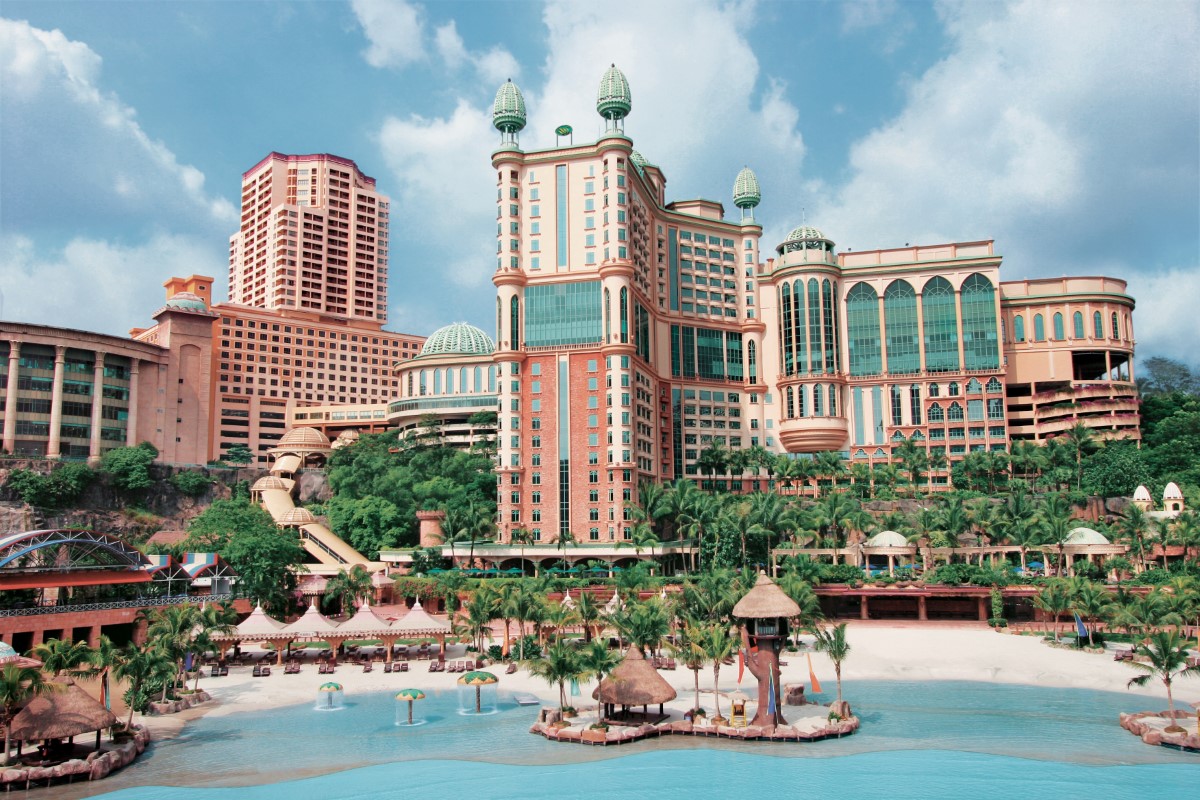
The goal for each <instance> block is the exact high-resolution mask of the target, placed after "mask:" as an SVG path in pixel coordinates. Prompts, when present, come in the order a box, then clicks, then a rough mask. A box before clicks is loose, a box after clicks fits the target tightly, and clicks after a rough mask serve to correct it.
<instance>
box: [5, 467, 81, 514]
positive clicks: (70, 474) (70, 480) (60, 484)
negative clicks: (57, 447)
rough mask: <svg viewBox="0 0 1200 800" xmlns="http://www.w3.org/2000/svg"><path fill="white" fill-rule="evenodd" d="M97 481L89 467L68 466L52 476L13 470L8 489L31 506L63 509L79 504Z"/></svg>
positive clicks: (55, 471) (59, 468)
mask: <svg viewBox="0 0 1200 800" xmlns="http://www.w3.org/2000/svg"><path fill="white" fill-rule="evenodd" d="M95 479H96V473H95V472H93V471H92V469H91V468H90V467H88V465H87V464H75V463H68V464H63V465H61V466H59V467H58V468H57V469H55V470H54V471H53V472H51V473H50V474H49V475H42V474H41V473H40V472H34V471H32V470H28V469H16V470H13V471H12V474H11V475H9V477H8V483H7V487H8V488H9V489H10V490H11V491H12V492H14V493H15V494H16V495H17V496H18V497H20V498H21V500H22V501H24V502H25V503H28V504H29V505H31V506H39V507H41V508H61V507H62V506H66V505H70V504H71V503H73V502H75V501H76V500H78V499H79V497H80V496H81V495H82V494H83V492H84V490H85V489H87V487H88V486H89V485H90V484H91V483H92V481H94V480H95Z"/></svg>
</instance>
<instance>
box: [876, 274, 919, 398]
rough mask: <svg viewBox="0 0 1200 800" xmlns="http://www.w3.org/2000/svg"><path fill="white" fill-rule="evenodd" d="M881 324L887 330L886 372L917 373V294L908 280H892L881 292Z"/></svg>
mask: <svg viewBox="0 0 1200 800" xmlns="http://www.w3.org/2000/svg"><path fill="white" fill-rule="evenodd" d="M883 325H884V328H885V329H886V331H887V369H888V374H889V375H908V374H912V373H914V372H919V371H920V369H921V360H920V359H921V353H920V350H919V347H918V344H917V295H916V293H915V292H914V291H913V288H912V286H911V285H910V284H909V283H908V281H903V280H897V281H892V282H891V283H890V284H888V287H887V289H886V290H885V291H884V293H883Z"/></svg>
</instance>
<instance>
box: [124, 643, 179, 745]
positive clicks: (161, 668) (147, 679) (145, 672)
mask: <svg viewBox="0 0 1200 800" xmlns="http://www.w3.org/2000/svg"><path fill="white" fill-rule="evenodd" d="M173 669H174V662H173V661H172V660H171V657H170V656H169V655H167V654H166V653H165V652H163V650H161V649H160V648H158V647H156V646H153V645H145V646H142V647H139V646H137V645H135V644H132V643H131V644H128V645H126V646H125V647H123V648H122V649H121V651H120V657H119V660H118V661H117V662H116V663H115V664H114V665H113V675H114V676H116V678H117V680H123V681H126V682H128V684H129V688H127V689H126V690H125V701H126V703H127V704H128V705H129V719H128V720H126V722H125V727H126V728H129V727H131V726H132V725H133V712H134V710H135V709H137V708H140V707H144V706H145V700H146V698H145V696H144V692H145V690H146V689H147V688H148V687H151V686H153V685H154V682H155V681H160V680H161V681H162V682H163V684H164V685H166V682H167V679H168V678H169V677H170V675H171V674H172V670H173Z"/></svg>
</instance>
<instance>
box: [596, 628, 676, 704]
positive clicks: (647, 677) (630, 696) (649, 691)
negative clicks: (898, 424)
mask: <svg viewBox="0 0 1200 800" xmlns="http://www.w3.org/2000/svg"><path fill="white" fill-rule="evenodd" d="M592 697H593V698H594V699H596V700H599V701H600V702H601V704H602V705H603V706H605V708H604V713H603V714H602V715H601V716H602V717H605V718H608V719H612V720H614V721H621V719H622V718H627V717H628V716H629V708H630V707H631V706H641V707H642V716H643V717H644V718H648V717H649V707H650V706H651V705H655V704H657V705H658V715H659V717H660V719H661V718H664V717H665V715H664V713H663V704H664V703H668V702H670V701H671V700H674V699H675V697H676V692H675V689H674V688H673V687H672V686H671V684H669V683H667V682H666V680H665V679H664V678H663V676H662V675H659V674H658V670H656V669H655V668H654V666H653V665H652V664H651V663H650V662H649V661H647V660H646V658H645V656H643V655H642V651H641V650H639V649H638V648H637V646H636V645H633V646H631V647H630V648H629V650H627V651H626V652H625V659H624V660H623V661H622V662H621V663H620V664H618V665H617V667H616V669H614V670H613V671H612V672H611V673H609V674H608V676H607V677H605V678H604V680H602V681H600V685H599V686H597V687H596V689H595V690H594V691H593V692H592ZM613 706H621V716H620V717H618V716H617V715H616V714H615V713H614V711H613V708H612V707H613Z"/></svg>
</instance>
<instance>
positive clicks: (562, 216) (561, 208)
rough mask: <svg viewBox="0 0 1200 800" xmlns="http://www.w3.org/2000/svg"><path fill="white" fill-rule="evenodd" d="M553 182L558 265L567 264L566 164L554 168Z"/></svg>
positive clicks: (563, 265)
mask: <svg viewBox="0 0 1200 800" xmlns="http://www.w3.org/2000/svg"><path fill="white" fill-rule="evenodd" d="M554 183H555V191H556V192H557V194H556V199H557V201H558V216H557V217H556V218H555V220H554V226H555V229H556V230H557V232H558V266H560V267H566V266H567V225H568V220H567V165H566V164H559V165H558V166H557V167H555V168H554Z"/></svg>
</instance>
